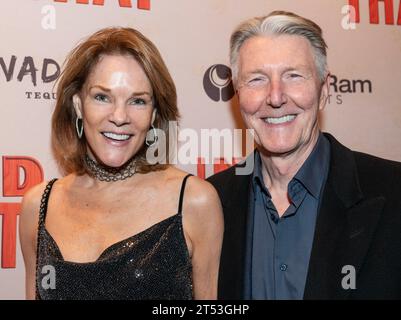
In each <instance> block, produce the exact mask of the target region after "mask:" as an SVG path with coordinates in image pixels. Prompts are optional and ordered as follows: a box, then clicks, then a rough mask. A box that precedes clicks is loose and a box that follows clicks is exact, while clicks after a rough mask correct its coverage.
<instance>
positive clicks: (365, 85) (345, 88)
mask: <svg viewBox="0 0 401 320" xmlns="http://www.w3.org/2000/svg"><path fill="white" fill-rule="evenodd" d="M329 81H330V83H329V84H330V94H329V97H328V101H327V102H328V103H329V104H337V105H341V104H343V102H344V100H345V99H346V97H347V95H350V94H371V93H372V92H373V84H372V81H371V80H368V79H363V80H362V79H341V78H340V77H338V76H336V75H334V74H331V75H330V80H329Z"/></svg>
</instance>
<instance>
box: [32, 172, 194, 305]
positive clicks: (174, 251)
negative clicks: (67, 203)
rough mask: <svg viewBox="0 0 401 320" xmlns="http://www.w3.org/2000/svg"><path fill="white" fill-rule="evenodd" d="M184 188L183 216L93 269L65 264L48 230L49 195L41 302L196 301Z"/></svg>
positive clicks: (123, 244) (121, 246) (41, 250)
mask: <svg viewBox="0 0 401 320" xmlns="http://www.w3.org/2000/svg"><path fill="white" fill-rule="evenodd" d="M189 176H190V175H188V176H186V177H185V178H184V180H183V183H182V186H181V193H180V200H179V205H178V213H177V214H175V215H173V216H171V217H169V218H167V219H165V220H162V221H160V222H159V223H156V224H155V225H153V226H151V227H150V228H148V229H146V230H144V231H142V232H140V233H138V234H136V235H133V236H131V237H129V238H127V239H125V240H122V241H119V242H117V243H115V244H113V245H111V246H110V247H108V248H107V249H106V250H104V251H103V253H102V254H101V255H100V257H99V258H98V259H97V260H96V261H94V262H89V263H77V262H69V261H65V260H64V259H63V256H62V254H61V252H60V249H59V247H58V245H57V243H56V242H55V241H54V239H53V238H52V236H51V235H50V234H49V232H48V231H47V229H46V226H45V219H46V212H47V204H48V200H49V195H50V191H51V189H52V186H53V183H54V182H55V181H56V179H54V180H52V181H50V182H49V183H48V185H47V187H46V189H45V191H44V193H43V196H42V202H41V207H40V213H39V227H38V243H37V263H36V298H37V299H53V300H55V299H68V300H72V299H74V300H76V299H79V300H80V299H82V300H91V299H135V300H142V299H152V300H156V299H157V300H158V299H163V300H166V299H174V300H187V299H192V298H193V295H192V267H191V260H190V257H189V253H188V249H187V245H186V242H185V237H184V232H183V226H182V200H183V196H184V190H185V183H186V180H187V179H188V177H189Z"/></svg>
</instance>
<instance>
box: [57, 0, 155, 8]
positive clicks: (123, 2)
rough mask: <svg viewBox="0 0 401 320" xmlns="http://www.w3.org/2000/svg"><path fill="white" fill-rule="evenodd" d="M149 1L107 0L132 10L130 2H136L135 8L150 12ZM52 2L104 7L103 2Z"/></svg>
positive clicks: (78, 0)
mask: <svg viewBox="0 0 401 320" xmlns="http://www.w3.org/2000/svg"><path fill="white" fill-rule="evenodd" d="M150 1H151V0H133V1H131V0H108V2H116V3H118V5H119V6H120V7H121V8H132V2H136V6H137V8H138V9H141V10H150ZM52 2H64V3H66V2H75V3H76V4H90V2H92V4H93V5H97V6H104V2H105V0H92V1H89V0H75V1H74V0H52Z"/></svg>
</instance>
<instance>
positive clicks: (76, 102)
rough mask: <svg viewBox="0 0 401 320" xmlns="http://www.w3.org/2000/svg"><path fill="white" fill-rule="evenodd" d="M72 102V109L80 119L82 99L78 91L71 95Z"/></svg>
mask: <svg viewBox="0 0 401 320" xmlns="http://www.w3.org/2000/svg"><path fill="white" fill-rule="evenodd" d="M72 103H73V104H74V110H75V113H76V114H77V117H78V118H80V119H82V100H81V97H80V96H79V94H78V93H76V94H74V96H73V97H72Z"/></svg>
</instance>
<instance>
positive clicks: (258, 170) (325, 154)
mask: <svg viewBox="0 0 401 320" xmlns="http://www.w3.org/2000/svg"><path fill="white" fill-rule="evenodd" d="M329 162H330V143H329V141H328V139H327V138H326V137H325V136H324V135H323V134H322V133H321V132H320V133H319V137H318V140H317V142H316V145H315V147H314V148H313V150H312V152H311V154H310V155H309V156H308V158H307V159H306V161H305V162H304V163H303V165H302V166H301V168H300V169H299V170H298V172H297V173H296V175H295V176H294V178H293V179H292V180H291V181H293V180H294V179H296V180H297V181H299V182H300V183H301V184H302V185H303V186H304V187H305V188H306V189H307V191H308V192H309V193H310V194H311V195H312V196H313V197H314V198H315V199H318V198H319V195H320V191H321V189H322V187H323V183H324V181H325V179H326V176H327V173H328V168H329ZM252 181H253V184H252V185H253V187H254V188H255V187H256V186H259V187H260V188H261V189H262V190H263V191H265V192H266V193H267V195H268V196H269V197H270V193H269V191H268V190H267V188H266V186H265V184H264V180H263V174H262V159H261V157H260V154H259V152H258V151H256V152H255V164H254V171H253V176H252ZM290 183H291V182H290Z"/></svg>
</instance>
